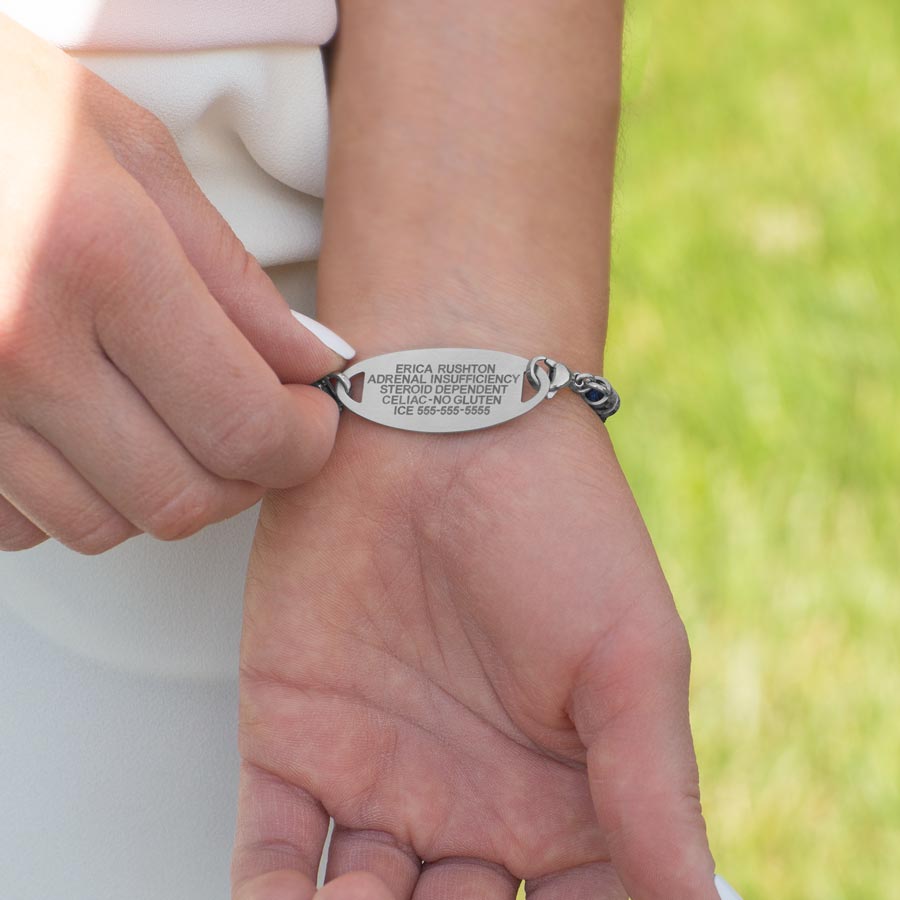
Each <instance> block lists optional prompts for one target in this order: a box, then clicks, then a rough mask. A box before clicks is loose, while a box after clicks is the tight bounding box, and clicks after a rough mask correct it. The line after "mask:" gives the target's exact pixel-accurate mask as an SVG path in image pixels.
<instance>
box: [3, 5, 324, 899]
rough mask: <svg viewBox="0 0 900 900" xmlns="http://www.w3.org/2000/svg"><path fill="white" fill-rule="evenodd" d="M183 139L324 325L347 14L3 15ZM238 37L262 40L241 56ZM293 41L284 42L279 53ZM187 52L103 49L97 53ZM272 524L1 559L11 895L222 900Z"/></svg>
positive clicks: (214, 190) (221, 202)
mask: <svg viewBox="0 0 900 900" xmlns="http://www.w3.org/2000/svg"><path fill="white" fill-rule="evenodd" d="M0 12H6V13H7V14H11V15H12V16H13V17H14V18H17V19H18V20H19V21H21V22H23V23H24V24H26V25H30V26H31V27H32V28H33V29H34V30H37V31H38V32H39V33H41V34H43V35H44V36H45V37H47V38H49V39H51V40H54V41H56V42H57V43H59V44H61V45H63V46H67V47H78V48H81V49H79V51H78V52H77V54H76V55H77V56H78V57H79V58H80V59H81V60H82V61H83V62H84V64H85V65H87V66H89V67H90V68H91V69H93V70H94V71H95V72H97V73H98V74H99V75H101V76H102V77H103V78H105V79H107V80H108V81H110V82H111V83H112V84H113V85H115V86H116V87H117V88H119V89H120V90H121V91H123V92H124V93H125V94H127V95H129V96H131V97H132V98H133V99H135V100H136V101H137V102H139V103H141V104H142V105H144V106H146V107H148V108H149V109H151V110H152V111H153V112H155V113H156V114H157V115H158V116H159V117H160V118H161V119H162V120H163V121H164V122H165V123H166V124H167V125H168V126H169V127H170V129H171V130H172V131H173V133H174V134H175V136H176V140H177V141H178V143H179V146H180V148H181V150H182V152H183V154H184V156H185V158H186V160H187V162H188V165H189V166H190V168H191V170H192V172H193V174H194V176H195V178H196V179H197V180H198V182H199V184H200V185H201V187H202V188H203V189H204V191H205V192H206V193H207V195H208V196H209V197H210V199H211V200H212V201H213V203H214V204H215V205H216V207H217V208H218V209H219V210H220V212H222V214H223V215H224V216H225V217H226V219H227V220H228V221H229V222H230V224H231V225H232V227H233V228H234V229H235V231H236V232H237V234H238V236H239V237H240V238H241V239H242V240H243V241H244V242H245V244H246V245H247V247H248V249H250V250H251V252H253V253H255V254H256V255H257V256H258V258H259V259H260V260H261V261H262V262H263V264H264V265H267V266H273V267H275V268H272V269H270V273H271V274H272V275H273V277H274V278H275V280H276V283H277V284H278V285H279V287H280V288H281V289H282V292H283V293H284V294H285V296H286V297H287V298H288V299H289V301H290V302H291V305H292V306H294V308H296V309H300V310H301V311H304V312H307V313H312V312H313V310H314V280H315V263H314V260H315V258H316V255H317V252H318V244H319V233H320V218H321V197H322V193H323V185H324V178H325V156H326V144H327V117H326V99H325V87H324V79H323V70H322V62H321V54H320V52H319V50H318V48H317V46H316V44H318V43H319V42H320V41H322V40H325V39H327V38H328V37H329V36H330V34H331V32H332V30H333V27H334V4H333V3H332V2H327V3H326V2H320V0H317V2H310V0H267V2H263V3H252V2H240V0H221V2H217V3H212V2H207V3H199V2H196V0H195V2H189V0H165V2H154V0H118V2H112V0H104V2H102V3H101V2H97V0H57V2H54V0H0ZM236 43H244V44H251V43H252V44H260V45H263V44H266V45H268V46H243V47H233V48H230V49H211V50H206V51H199V50H194V51H193V52H188V48H190V47H195V48H196V47H207V46H218V47H220V48H222V47H230V45H233V44H236ZM278 44H281V45H283V46H276V45H278ZM97 46H107V47H118V48H130V49H134V48H142V49H151V50H154V51H159V50H166V51H178V52H153V53H148V52H141V53H136V52H116V53H107V52H103V53H101V52H96V51H88V50H85V49H84V48H87V47H97ZM256 512H257V511H256V510H250V511H248V512H247V513H244V514H243V515H241V516H239V517H237V518H236V519H233V520H231V521H230V522H226V523H223V524H221V525H217V526H214V527H212V528H209V529H207V530H205V531H204V532H202V533H201V534H199V535H197V536H196V537H194V538H191V539H189V540H187V541H183V542H180V543H177V544H164V543H161V542H158V541H155V540H153V539H151V538H148V537H143V536H142V537H139V538H136V539H134V540H132V541H130V542H128V543H127V544H125V545H124V546H122V547H120V548H118V549H116V550H114V551H112V552H110V553H108V554H104V555H103V556H100V557H94V558H84V557H80V556H78V555H76V554H74V553H72V552H70V551H68V550H66V549H65V548H63V547H61V546H59V545H57V544H54V543H52V542H49V543H46V544H44V545H41V546H39V547H37V548H35V549H33V550H30V551H27V552H25V553H19V554H4V555H0V895H2V896H3V897H10V898H12V897H15V898H16V900H49V898H63V897H65V898H66V900H122V898H126V900H162V898H166V900H223V898H225V897H227V896H228V855H229V850H230V845H231V839H232V835H233V825H234V802H235V791H236V774H237V754H236V748H235V723H236V717H237V712H236V705H237V690H236V667H237V647H238V638H239V629H240V605H241V594H242V588H243V577H244V569H245V564H246V559H247V555H248V552H249V546H250V541H251V538H252V533H253V528H254V525H255V521H256Z"/></svg>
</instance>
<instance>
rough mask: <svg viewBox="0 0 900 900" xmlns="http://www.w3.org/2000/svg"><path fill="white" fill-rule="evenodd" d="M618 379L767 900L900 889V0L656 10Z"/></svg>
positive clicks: (626, 453)
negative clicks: (899, 523) (625, 400)
mask: <svg viewBox="0 0 900 900" xmlns="http://www.w3.org/2000/svg"><path fill="white" fill-rule="evenodd" d="M613 231H614V239H613V241H614V246H613V280H612V319H611V323H610V335H609V344H608V347H609V349H608V357H607V364H606V369H607V372H608V373H609V375H610V378H612V379H613V380H614V383H615V384H616V385H617V386H618V387H619V388H620V390H621V393H622V396H623V397H625V398H627V400H628V411H627V414H626V415H624V416H622V418H621V419H617V420H616V423H615V428H614V429H613V437H614V439H615V442H616V446H617V449H618V451H619V454H620V456H621V458H622V463H623V465H624V468H625V471H626V472H627V473H628V475H629V477H630V479H631V481H632V484H633V487H634V489H635V492H636V493H637V496H638V500H639V501H640V504H641V507H642V509H643V511H644V515H645V516H646V518H647V521H648V523H649V526H650V530H651V532H652V534H653V537H654V540H655V542H656V544H657V548H658V550H659V553H660V555H661V557H662V559H663V564H664V566H665V569H666V571H667V573H668V575H669V578H670V580H671V582H672V586H673V590H674V592H675V596H676V599H677V600H678V603H679V606H680V609H681V611H682V615H683V616H684V618H685V620H686V622H687V626H688V630H689V632H690V635H691V638H692V645H693V651H694V670H693V672H694V674H693V724H694V733H695V738H696V744H697V752H698V756H699V758H700V766H701V772H702V788H703V797H704V808H705V810H706V813H707V821H708V824H709V830H710V838H711V842H712V846H713V852H714V854H715V855H716V858H717V861H718V865H719V868H720V870H721V871H722V873H723V874H725V876H726V877H727V878H729V880H731V881H732V882H733V883H734V885H735V887H737V888H738V890H739V891H740V892H741V893H742V894H743V896H744V897H745V900H763V898H770V897H780V898H788V900H806V898H809V900H868V898H872V900H876V898H877V900H890V898H897V897H900V887H898V884H900V574H898V570H900V565H898V555H900V554H898V547H900V541H898V522H900V487H898V479H900V350H898V340H900V6H898V4H897V0H857V2H850V0H844V2H833V0H816V2H813V0H796V2H793V3H784V2H781V0H754V2H753V3H730V4H723V3H718V2H713V0H695V2H694V3H690V4H684V3H676V2H674V0H660V2H656V3H650V4H643V3H642V4H633V5H632V7H631V9H630V12H629V16H628V25H627V29H626V64H625V85H624V110H623V122H622V136H621V149H620V157H619V171H618V181H617V199H616V204H615V212H614V229H613Z"/></svg>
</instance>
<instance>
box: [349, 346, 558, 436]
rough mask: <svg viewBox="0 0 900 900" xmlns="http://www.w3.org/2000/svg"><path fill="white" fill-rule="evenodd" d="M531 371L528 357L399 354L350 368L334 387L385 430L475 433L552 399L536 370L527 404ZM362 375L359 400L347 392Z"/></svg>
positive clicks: (544, 376)
mask: <svg viewBox="0 0 900 900" xmlns="http://www.w3.org/2000/svg"><path fill="white" fill-rule="evenodd" d="M528 365H529V361H528V360H527V359H525V358H524V357H521V356H514V355H513V354H512V353H502V352H500V351H498V350H471V349H468V348H455V347H437V348H432V349H429V350H399V351H397V352H394V353H385V354H384V355H383V356H374V357H372V358H371V359H364V360H361V361H360V362H358V363H356V364H355V365H352V366H350V368H349V369H345V370H344V371H343V372H342V373H341V376H342V377H341V378H340V379H339V380H338V381H337V383H336V384H335V385H334V387H335V392H336V394H337V397H338V399H339V400H340V402H341V403H342V404H344V406H346V407H347V408H348V409H349V410H350V411H351V412H354V413H356V414H357V415H358V416H362V417H363V418H365V419H370V420H371V421H373V422H378V423H380V424H381V425H389V426H390V427H392V428H403V429H405V430H406V431H429V432H447V431H473V430H474V429H476V428H488V427H490V426H491V425H499V424H500V423H501V422H506V421H508V420H509V419H514V418H516V416H521V415H522V414H523V413H526V412H528V410H530V409H533V408H534V407H535V406H537V405H538V403H540V402H541V400H543V399H544V397H546V396H547V393H548V391H549V390H550V376H549V375H548V373H547V372H546V371H545V370H544V369H542V368H536V369H535V375H536V377H537V381H538V384H537V388H536V390H534V393H533V395H531V396H529V397H528V399H527V400H525V401H523V400H522V393H523V392H522V387H523V384H524V383H525V382H526V374H525V373H526V370H527V369H528ZM360 374H362V376H363V377H362V394H361V396H360V399H359V400H355V399H354V398H353V397H351V396H350V394H349V392H348V386H349V384H350V379H351V378H353V376H354V375H360ZM531 390H532V387H531V386H530V385H529V388H528V392H529V393H530V392H531Z"/></svg>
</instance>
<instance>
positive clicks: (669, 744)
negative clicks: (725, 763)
mask: <svg viewBox="0 0 900 900" xmlns="http://www.w3.org/2000/svg"><path fill="white" fill-rule="evenodd" d="M641 605H644V606H645V605H646V604H641ZM654 606H655V607H656V609H655V611H654V614H653V615H652V617H650V618H651V619H652V621H648V617H640V616H638V615H636V614H635V613H634V612H633V610H632V611H631V612H629V614H628V615H627V616H626V617H625V621H623V623H622V625H621V626H620V627H619V628H617V629H616V630H615V631H614V633H612V634H611V635H610V636H609V637H608V638H607V639H605V640H604V641H603V643H602V644H600V645H598V646H597V647H596V648H595V652H594V653H592V654H591V656H590V657H589V659H588V661H587V663H586V664H585V666H584V668H583V669H582V672H581V677H580V678H579V681H578V684H577V687H576V689H575V691H574V693H573V698H572V718H573V721H574V723H575V727H576V728H577V730H578V733H579V735H580V737H581V739H582V741H583V743H584V745H585V746H586V747H587V765H588V778H589V781H590V785H591V795H592V797H593V800H594V804H595V807H596V810H597V819H598V822H599V824H600V828H601V830H602V832H603V833H604V836H605V838H606V841H607V846H608V849H609V853H610V856H611V859H612V863H613V865H614V866H615V869H616V871H617V873H618V875H619V878H620V879H621V881H622V883H623V885H624V886H625V889H626V890H627V892H628V896H629V897H632V898H634V900H719V893H718V891H717V889H716V887H715V885H714V882H713V876H714V864H713V859H712V855H711V853H710V850H709V844H708V842H707V837H706V826H705V823H704V821H703V816H702V813H701V810H700V790H699V778H698V772H697V762H696V758H695V756H694V747H693V742H692V739H691V730H690V722H689V718H688V687H689V677H690V650H689V647H688V642H687V637H686V634H685V631H684V626H683V625H682V623H681V620H680V619H679V618H678V616H677V614H676V613H675V611H674V606H673V605H672V604H671V601H670V600H668V598H667V602H666V604H665V612H664V613H663V614H661V615H660V613H659V606H658V604H655V605H654Z"/></svg>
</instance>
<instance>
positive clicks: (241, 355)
mask: <svg viewBox="0 0 900 900" xmlns="http://www.w3.org/2000/svg"><path fill="white" fill-rule="evenodd" d="M0 80H2V81H3V82H4V83H8V84H15V85H16V89H15V90H5V91H3V92H2V93H0V132H2V134H3V136H4V138H3V141H2V146H0V165H2V168H3V171H4V172H7V173H14V174H15V177H10V178H4V179H3V183H2V187H0V549H6V550H19V549H25V548H28V547H31V546H34V545H35V544H37V543H40V542H41V541H43V540H46V538H47V537H48V536H52V537H55V538H57V539H58V540H60V541H62V542H63V543H65V544H66V545H68V546H69V547H71V548H73V549H75V550H78V551H80V552H83V553H100V552H102V551H104V550H108V549H110V548H111V547H113V546H115V545H117V544H119V543H121V542H122V541H124V540H126V539H127V538H129V537H131V536H132V535H134V534H137V533H139V532H148V533H150V534H152V535H154V536H156V537H158V538H162V539H165V540H172V539H176V538H181V537H186V536H187V535H189V534H193V533H194V532H196V531H197V530H198V529H200V528H202V527H203V526H205V525H208V524H210V523H212V522H216V521H219V520H220V519H224V518H227V517H229V516H232V515H235V514H236V513H238V512H240V511H241V510H243V509H246V508H248V507H249V506H252V505H253V504H254V503H256V502H257V501H258V500H259V498H260V497H261V496H262V493H263V490H264V489H265V488H267V487H289V486H292V485H296V484H299V483H301V482H302V481H304V480H305V479H307V478H309V477H310V476H311V475H313V474H314V473H315V472H316V471H318V469H319V468H320V467H321V465H322V464H323V463H324V461H325V459H326V458H327V456H328V453H329V452H330V450H331V447H332V443H333V439H334V431H335V428H336V427H337V414H336V410H335V408H334V404H333V403H332V402H331V401H330V400H329V399H328V398H327V397H326V396H324V395H323V394H322V392H321V391H318V390H316V389H314V388H311V387H308V386H307V385H308V383H309V382H310V381H311V380H314V379H315V378H317V377H321V376H322V375H324V374H325V373H326V372H328V371H330V370H332V369H333V368H335V367H336V366H339V365H340V364H341V362H342V360H341V359H340V357H339V356H337V355H336V354H335V353H334V352H333V351H331V350H329V349H328V348H326V347H325V346H324V345H323V344H322V343H321V342H319V341H318V340H317V339H316V338H315V337H314V336H313V335H311V334H310V333H309V332H308V331H307V330H306V329H304V328H302V327H301V326H300V325H298V324H297V323H296V322H295V321H294V320H293V319H292V317H291V316H290V311H289V308H288V306H287V304H286V303H285V301H284V299H283V298H282V297H281V296H280V295H279V293H278V291H277V290H276V289H275V287H274V285H273V284H272V282H271V281H270V280H269V278H268V277H267V276H266V275H265V273H264V272H263V271H262V269H261V268H260V267H259V265H258V264H257V263H256V261H255V260H254V259H253V258H252V257H251V256H250V255H249V254H248V253H247V252H246V250H245V249H244V248H243V246H242V245H241V244H240V242H239V241H238V240H237V238H236V237H235V236H234V234H233V233H232V232H231V230H230V229H229V228H228V226H227V225H226V223H225V222H224V221H223V220H222V218H221V217H220V216H219V215H218V213H217V212H216V211H215V210H214V209H213V207H212V206H211V205H210V204H209V202H208V201H207V200H206V199H205V197H204V196H203V195H202V193H201V192H200V190H199V188H198V187H197V185H196V184H195V183H194V181H193V180H192V178H191V176H190V175H189V174H188V171H187V169H186V168H185V165H184V163H183V161H182V160H181V158H180V156H179V154H178V151H177V150H176V148H175V144H174V141H173V140H172V137H171V136H170V135H169V134H168V132H167V131H166V129H165V128H164V127H163V125H162V124H161V123H160V122H159V121H158V120H157V119H156V118H154V117H153V116H152V115H151V114H150V113H149V112H147V111H146V110H144V109H142V108H141V107H139V106H137V105H136V104H134V103H132V102H131V101H130V100H128V99H126V98H125V97H124V96H122V95H121V94H119V93H118V92H117V91H115V90H114V89H113V88H111V87H110V86H109V85H108V84H106V83H105V82H103V81H102V80H101V79H99V78H97V77H95V76H94V75H92V74H91V73H90V72H88V71H87V70H85V69H84V68H83V67H82V66H80V65H78V64H77V63H76V62H75V61H74V60H72V59H71V58H70V57H68V56H67V55H66V54H65V53H63V52H62V51H60V50H58V49H56V48H54V47H51V46H50V45H48V44H46V43H44V42H43V41H40V40H38V39H37V38H36V37H34V36H33V35H31V34H30V33H29V32H27V31H25V30H24V29H22V28H20V27H19V26H17V25H15V24H14V23H13V22H11V21H10V20H9V19H7V18H5V17H3V16H0Z"/></svg>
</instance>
